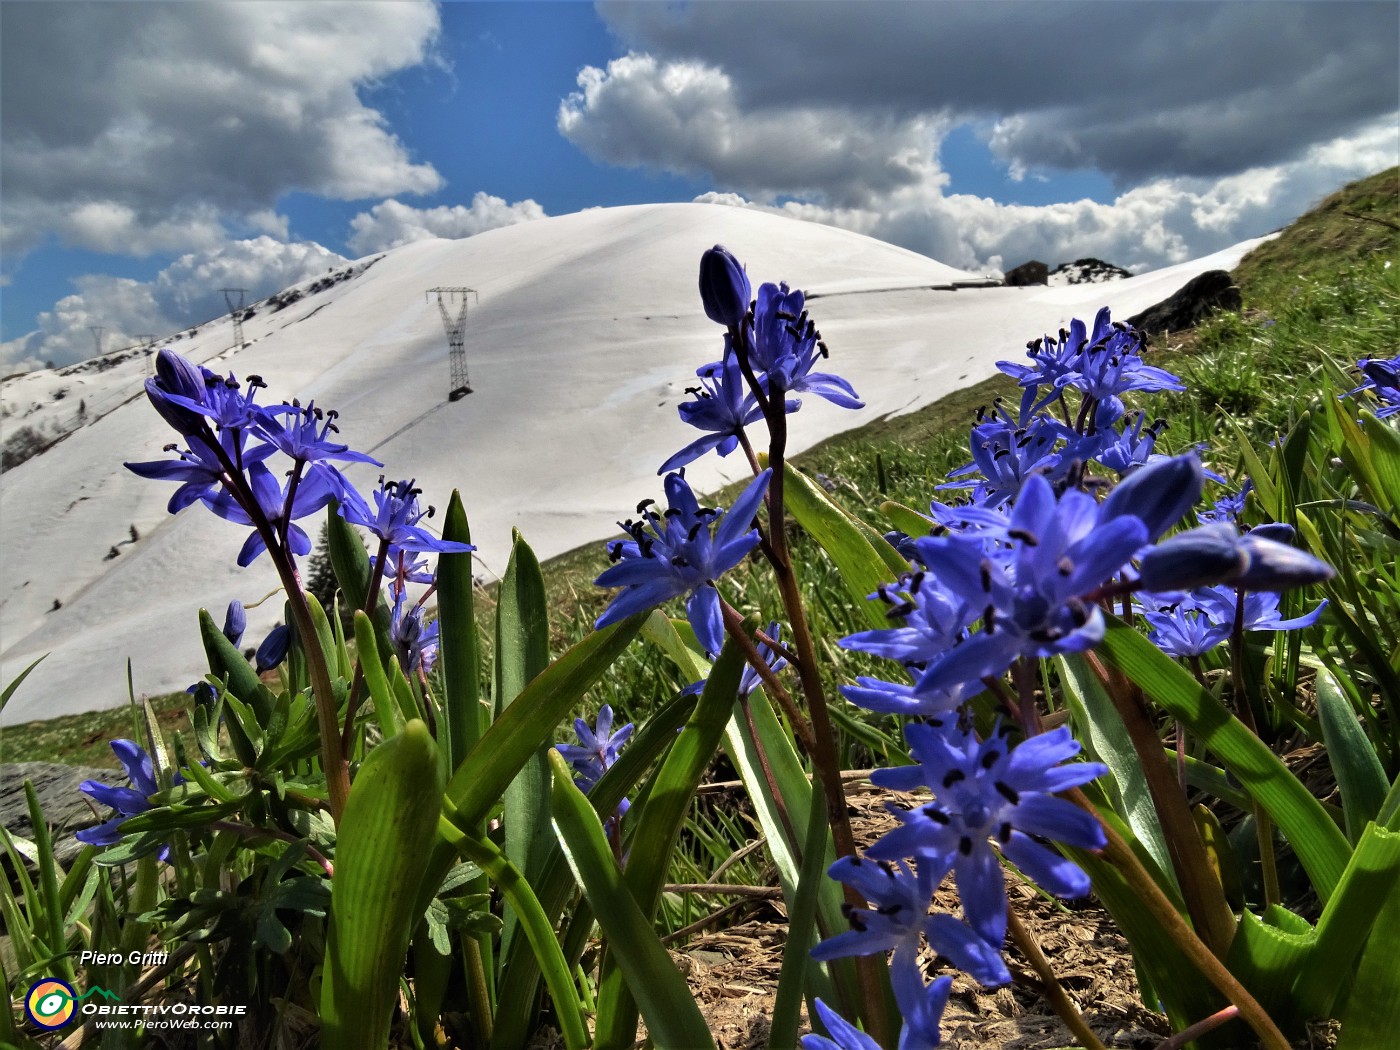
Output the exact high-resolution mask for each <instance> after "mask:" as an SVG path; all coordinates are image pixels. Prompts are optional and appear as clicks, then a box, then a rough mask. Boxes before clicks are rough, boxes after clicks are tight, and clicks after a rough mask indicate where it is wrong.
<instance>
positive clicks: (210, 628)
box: [199, 609, 272, 766]
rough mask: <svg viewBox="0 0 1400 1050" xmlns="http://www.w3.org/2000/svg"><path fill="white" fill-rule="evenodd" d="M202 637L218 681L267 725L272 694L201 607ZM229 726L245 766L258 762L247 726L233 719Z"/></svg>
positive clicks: (236, 750)
mask: <svg viewBox="0 0 1400 1050" xmlns="http://www.w3.org/2000/svg"><path fill="white" fill-rule="evenodd" d="M199 637H200V641H202V642H203V643H204V655H205V656H206V657H207V658H208V660H209V672H210V673H211V674H212V675H213V676H214V677H215V678H216V679H218V680H219V681H221V682H227V683H228V686H227V688H228V692H229V694H230V695H232V696H235V697H237V698H238V699H239V700H241V701H242V702H243V703H244V704H246V705H248V707H249V708H251V710H252V713H253V715H254V716H255V718H256V721H257V723H258V725H260V726H262V725H266V724H267V720H268V718H270V717H271V715H272V694H271V693H270V692H269V691H268V690H267V689H266V688H265V687H264V686H263V684H262V682H260V681H258V676H257V674H256V672H254V670H253V669H252V668H251V667H250V666H248V661H247V659H246V658H245V657H244V656H243V654H242V653H240V652H239V651H238V649H237V648H236V647H235V646H234V644H233V643H232V642H230V641H229V640H228V639H227V638H225V637H224V632H223V630H222V629H221V628H220V627H219V625H218V624H216V623H215V622H214V618H213V617H212V616H210V615H209V611H208V610H207V609H200V610H199ZM225 725H226V726H227V727H228V735H229V743H230V744H231V745H232V746H233V750H234V753H235V754H236V755H237V756H238V758H239V760H240V761H241V762H242V763H243V764H244V765H246V766H252V765H254V764H256V762H257V750H256V748H255V747H254V746H253V742H252V740H251V739H250V736H249V734H248V732H247V729H246V727H244V726H242V725H235V724H234V720H233V719H229V720H228V721H226V722H225Z"/></svg>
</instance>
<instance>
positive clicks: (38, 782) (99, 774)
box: [0, 762, 126, 868]
mask: <svg viewBox="0 0 1400 1050" xmlns="http://www.w3.org/2000/svg"><path fill="white" fill-rule="evenodd" d="M26 780H29V781H32V782H33V784H34V793H35V795H36V796H37V797H38V799H39V809H40V811H41V812H42V813H43V814H44V823H46V824H47V825H48V826H49V829H50V832H51V834H52V835H53V840H54V857H55V859H56V860H57V861H58V863H59V865H60V866H62V867H65V868H66V867H67V866H68V865H69V863H71V862H72V860H73V858H75V857H76V856H77V855H78V854H79V853H80V852H82V848H83V844H82V843H81V842H79V841H78V840H77V839H75V838H74V837H73V833H74V832H75V831H80V830H82V829H83V828H90V827H92V826H93V825H95V824H100V823H102V822H103V821H104V820H106V819H107V818H106V817H105V816H98V815H97V814H95V813H94V812H93V808H92V806H90V805H88V797H87V796H86V795H84V794H83V793H82V792H80V791H79V790H78V785H79V784H81V783H82V782H83V781H84V780H100V781H102V782H103V783H104V784H125V783H126V778H125V777H124V776H123V775H122V773H121V771H120V770H116V769H94V768H91V767H87V766H64V765H59V764H58V763H56V762H6V763H3V764H0V824H3V825H4V826H5V828H6V830H8V831H9V832H10V833H11V834H14V835H18V836H21V837H22V838H26V839H33V838H34V827H33V825H32V824H31V823H30V821H29V803H28V802H27V801H26V800H25V796H24V782H25V781H26ZM98 809H99V811H100V810H101V807H100V806H99V807H98Z"/></svg>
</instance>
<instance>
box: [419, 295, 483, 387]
mask: <svg viewBox="0 0 1400 1050" xmlns="http://www.w3.org/2000/svg"><path fill="white" fill-rule="evenodd" d="M426 295H436V296H437V304H438V311H439V312H440V313H441V314H442V327H443V328H445V329H446V330H447V356H448V358H449V360H450V362H451V365H452V386H451V387H450V388H449V390H448V394H447V400H449V401H460V400H461V399H462V398H464V397H466V396H467V395H468V394H470V393H471V392H472V387H471V380H470V379H469V378H468V376H467V345H466V344H467V296H469V295H470V296H472V297H473V298H474V299H476V300H477V302H480V301H481V300H480V298H479V297H478V296H477V294H476V289H475V288H445V287H444V288H429V289H428V291H427V292H426ZM458 296H460V297H461V299H462V307H461V309H460V310H458V311H457V312H456V313H455V314H454V313H453V312H452V311H451V310H450V309H449V307H450V306H452V305H453V304H454V303H455V302H456V301H457V298H458Z"/></svg>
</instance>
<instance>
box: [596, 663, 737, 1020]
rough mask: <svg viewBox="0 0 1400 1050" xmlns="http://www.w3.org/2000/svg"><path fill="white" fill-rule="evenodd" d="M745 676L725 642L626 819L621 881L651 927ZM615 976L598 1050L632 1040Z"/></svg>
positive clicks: (608, 975)
mask: <svg viewBox="0 0 1400 1050" xmlns="http://www.w3.org/2000/svg"><path fill="white" fill-rule="evenodd" d="M743 671H744V656H743V653H742V652H741V650H740V649H739V647H738V646H737V645H735V644H734V641H733V640H732V639H726V640H725V643H724V648H723V649H722V650H721V651H720V654H719V658H718V659H717V660H716V661H715V665H714V669H713V670H712V671H711V672H710V674H709V677H708V679H707V680H706V682H705V688H704V691H703V692H702V693H701V695H700V702H699V703H698V704H697V705H696V707H695V712H694V713H693V714H692V715H691V716H690V720H689V721H688V722H687V723H686V725H685V728H684V729H682V730H681V733H680V736H679V737H677V738H676V742H675V743H674V744H673V745H672V747H671V750H670V753H669V754H668V755H667V756H666V761H665V762H664V763H663V764H662V766H661V769H660V771H659V772H658V773H657V775H656V778H655V780H654V781H653V783H652V787H651V792H650V794H649V795H648V796H647V798H646V801H645V802H638V803H636V804H634V805H633V807H632V808H633V810H634V811H636V816H631V814H629V817H630V818H631V823H632V826H633V828H634V829H635V830H634V832H633V835H632V838H631V842H630V846H629V849H630V853H629V858H628V861H627V871H626V874H625V875H624V877H623V881H624V883H625V885H626V887H627V891H628V892H629V893H630V894H631V895H632V899H633V900H634V901H635V902H636V903H637V905H638V906H639V907H640V908H641V910H642V915H643V916H644V917H646V919H647V920H648V921H649V922H650V921H651V920H653V919H654V918H655V915H656V908H657V905H658V903H659V902H660V900H661V887H662V886H663V885H664V883H665V881H666V870H667V868H668V867H669V865H670V863H671V858H672V856H673V854H674V853H675V851H676V843H677V842H678V841H679V839H680V834H681V828H682V827H683V826H684V824H685V817H686V813H687V812H688V811H689V809H690V802H691V799H692V798H693V797H694V796H695V789H696V787H697V786H698V785H699V783H700V778H701V777H702V776H703V775H704V773H705V768H706V766H708V765H709V764H710V760H711V759H712V758H714V755H715V751H716V749H717V748H718V747H719V743H720V740H721V739H722V738H723V735H724V727H725V724H726V723H727V722H728V721H729V717H730V712H731V711H733V709H734V698H735V697H736V696H737V695H738V693H739V679H740V676H741V675H742V674H743ZM611 961H612V957H611V956H610V958H609V962H611ZM618 976H619V975H618V974H617V971H615V970H613V968H612V967H611V966H610V965H605V966H604V969H603V972H602V974H601V976H600V979H599V982H598V1021H597V1028H596V1031H595V1036H596V1038H597V1040H598V1042H599V1044H600V1045H602V1046H612V1045H618V1046H625V1045H629V1044H631V1043H632V1042H633V1041H634V1040H635V1038H636V1031H637V1011H636V1006H635V1005H634V1003H633V998H632V996H631V995H629V994H627V993H628V992H631V991H632V989H630V988H626V987H625V986H624V985H623V984H622V982H621V981H620V980H619V979H618Z"/></svg>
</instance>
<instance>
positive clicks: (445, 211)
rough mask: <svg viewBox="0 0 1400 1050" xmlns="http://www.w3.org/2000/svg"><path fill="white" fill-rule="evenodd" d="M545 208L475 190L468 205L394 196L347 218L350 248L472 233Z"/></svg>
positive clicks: (373, 248) (378, 248) (539, 215)
mask: <svg viewBox="0 0 1400 1050" xmlns="http://www.w3.org/2000/svg"><path fill="white" fill-rule="evenodd" d="M544 217H545V212H544V209H543V208H542V207H540V205H539V204H537V203H536V202H535V201H533V200H523V201H516V202H515V203H514V204H508V203H506V201H505V200H504V199H503V198H501V197H493V196H491V194H489V193H482V192H479V191H478V192H477V194H476V196H474V197H473V198H472V203H471V206H470V207H467V206H465V205H461V204H457V205H454V206H452V207H448V206H445V205H444V206H442V207H437V208H413V207H410V206H409V205H407V204H402V203H400V202H399V201H397V200H387V201H383V202H381V203H379V204H376V205H375V206H374V207H373V208H371V209H370V210H369V211H366V212H360V214H358V215H356V216H355V217H354V218H353V219H351V220H350V228H351V229H352V230H353V231H354V232H353V233H352V234H351V235H350V239H349V242H348V243H349V246H350V250H351V251H353V252H356V253H357V254H359V255H370V254H373V253H374V252H382V251H387V250H388V249H390V248H396V247H398V246H399V245H401V244H408V243H409V242H410V241H421V240H426V239H428V238H430V237H446V238H460V237H471V236H474V235H475V234H478V233H481V232H483V231H485V230H494V229H496V228H497V227H498V226H513V225H515V224H516V223H519V222H529V221H530V220H531V219H543V218H544Z"/></svg>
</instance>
